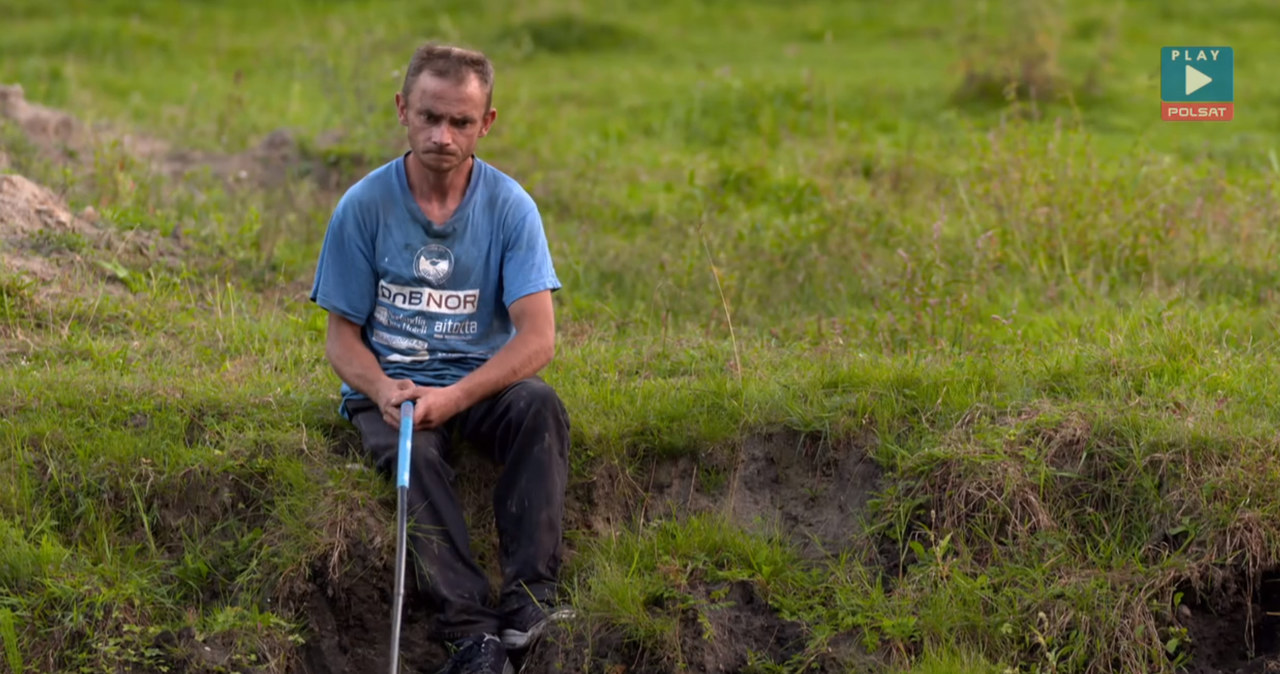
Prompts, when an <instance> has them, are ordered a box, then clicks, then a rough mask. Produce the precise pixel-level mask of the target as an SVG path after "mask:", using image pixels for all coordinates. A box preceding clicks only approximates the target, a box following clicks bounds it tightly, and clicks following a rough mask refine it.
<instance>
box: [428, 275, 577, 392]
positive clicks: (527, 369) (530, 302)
mask: <svg viewBox="0 0 1280 674" xmlns="http://www.w3.org/2000/svg"><path fill="white" fill-rule="evenodd" d="M508 311H509V312H510V314H511V323H512V325H514V326H515V329H516V334H515V336H514V337H512V338H511V341H509V342H507V343H506V345H505V346H503V347H502V348H501V349H498V352H497V353H495V354H493V357H492V358H490V359H489V360H488V361H486V362H485V363H484V364H483V365H481V366H480V367H478V368H476V369H475V370H473V371H472V372H471V373H469V374H467V376H465V377H463V378H462V379H459V380H458V381H457V382H455V383H454V384H453V386H452V388H454V389H455V390H456V392H457V394H458V397H459V402H460V404H461V409H466V408H468V407H471V406H472V405H474V404H476V403H478V402H480V401H481V400H484V399H485V398H488V397H489V396H491V395H494V394H495V393H498V392H500V391H502V390H503V389H505V388H506V387H508V386H510V385H511V384H514V383H516V382H517V381H520V380H521V379H525V378H527V377H532V376H533V375H535V374H537V373H538V371H539V370H541V369H542V368H544V367H546V366H547V364H548V363H550V362H551V359H552V358H554V357H555V353H556V319H555V308H554V306H553V305H552V303H551V291H550V290H543V291H540V292H536V293H532V294H530V295H525V296H524V297H521V298H520V299H518V300H516V301H515V302H512V303H511V307H510V308H509V309H508Z"/></svg>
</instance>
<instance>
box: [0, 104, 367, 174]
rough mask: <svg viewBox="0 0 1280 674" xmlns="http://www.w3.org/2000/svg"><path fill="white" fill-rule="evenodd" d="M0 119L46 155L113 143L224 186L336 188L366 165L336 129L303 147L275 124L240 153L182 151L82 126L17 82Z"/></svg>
mask: <svg viewBox="0 0 1280 674" xmlns="http://www.w3.org/2000/svg"><path fill="white" fill-rule="evenodd" d="M0 118H4V119H7V120H9V121H10V122H12V123H13V124H15V125H16V126H17V127H18V128H19V129H20V130H21V131H22V132H23V134H24V135H25V136H26V137H27V139H28V140H29V141H31V143H32V144H34V145H35V146H36V147H37V148H39V149H40V150H41V151H42V153H43V154H44V155H45V156H46V157H47V158H49V159H51V160H54V161H57V162H73V161H76V160H77V158H78V157H85V156H92V155H93V153H94V152H95V151H96V150H98V149H99V148H102V147H106V146H108V145H110V144H112V143H119V146H120V148H121V149H122V150H123V151H124V152H125V153H126V154H127V155H129V156H131V157H133V158H135V159H137V160H139V161H141V162H143V163H145V164H147V165H149V166H150V167H151V169H152V170H153V171H155V172H157V173H159V174H161V175H164V176H166V177H168V178H171V179H177V180H181V179H182V178H184V177H187V176H189V175H192V174H200V173H204V172H206V171H207V172H208V173H209V174H210V175H212V176H214V177H216V178H219V179H221V180H222V181H223V182H224V183H226V184H228V185H232V186H234V185H250V186H257V187H263V188H273V187H278V186H280V185H282V184H284V183H285V182H286V180H287V179H288V178H290V177H299V176H301V177H305V178H307V179H309V180H312V181H314V182H316V183H317V184H318V185H319V186H320V187H321V188H322V189H337V188H338V187H340V186H342V185H343V183H344V181H345V180H346V178H347V176H350V175H353V174H354V173H357V172H359V171H361V170H364V169H366V168H368V166H369V163H368V161H367V160H366V159H365V158H363V157H361V156H359V155H356V154H353V153H350V152H345V151H342V150H341V149H340V148H339V144H340V143H341V140H342V134H340V133H337V132H331V133H327V134H323V135H322V136H321V137H320V138H318V139H317V140H316V142H315V144H314V145H315V147H314V148H305V147H304V146H303V145H302V144H301V143H299V142H298V140H297V139H296V137H295V136H294V134H293V133H292V132H290V131H289V130H287V129H277V130H276V131H273V132H271V133H269V134H267V136H266V137H265V138H263V139H262V140H261V141H260V142H259V143H258V144H257V145H256V146H254V147H252V148H249V149H248V150H246V151H244V152H238V153H221V152H210V151H197V150H187V149H181V148H177V147H174V146H173V145H172V144H171V143H169V142H167V141H165V140H163V139H160V138H157V137H154V136H149V135H146V134H140V133H136V132H133V131H130V130H124V129H120V128H116V127H114V126H112V125H105V124H103V125H96V126H92V127H91V126H88V125H86V124H84V123H83V122H81V121H80V120H78V119H76V118H75V117H73V116H71V115H69V114H67V113H66V112H63V111H61V110H56V109H54V108H50V107H47V106H44V105H40V104H38V103H32V102H30V101H28V100H27V99H26V96H25V94H24V92H23V89H22V86H21V85H18V84H12V85H0Z"/></svg>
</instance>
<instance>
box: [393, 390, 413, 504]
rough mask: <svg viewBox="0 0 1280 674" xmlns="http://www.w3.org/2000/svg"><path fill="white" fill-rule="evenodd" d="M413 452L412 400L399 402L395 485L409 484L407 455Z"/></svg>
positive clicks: (403, 485) (406, 485) (398, 486)
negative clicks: (398, 448)
mask: <svg viewBox="0 0 1280 674" xmlns="http://www.w3.org/2000/svg"><path fill="white" fill-rule="evenodd" d="M412 453H413V401H412V400H406V401H404V402H402V403H400V456H399V463H398V466H397V469H396V487H397V488H400V487H408V486H409V457H410V455H411V454H412Z"/></svg>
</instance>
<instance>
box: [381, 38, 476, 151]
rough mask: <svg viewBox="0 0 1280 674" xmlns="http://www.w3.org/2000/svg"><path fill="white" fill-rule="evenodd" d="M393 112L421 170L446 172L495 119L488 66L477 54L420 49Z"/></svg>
mask: <svg viewBox="0 0 1280 674" xmlns="http://www.w3.org/2000/svg"><path fill="white" fill-rule="evenodd" d="M396 110H397V112H398V114H399V116H400V123H401V124H402V125H404V126H405V127H406V128H407V129H408V130H409V131H408V136H409V146H410V148H411V149H412V150H413V155H414V156H415V157H417V159H418V161H420V162H421V163H422V165H423V167H425V168H426V169H427V170H429V171H433V172H448V171H451V170H453V169H454V168H457V166H458V165H460V164H462V163H463V162H464V161H466V160H467V158H469V157H470V156H471V154H472V152H474V151H475V147H476V142H477V141H479V140H480V138H482V137H484V136H485V135H486V134H488V133H489V128H490V127H491V126H492V125H493V120H494V119H495V118H496V117H497V111H496V110H494V109H493V64H491V63H490V62H489V59H488V58H486V57H485V55H484V54H482V53H480V52H477V51H471V50H468V49H462V48H459V47H452V46H448V45H439V44H434V43H433V44H427V45H423V46H422V47H419V48H418V50H417V51H415V52H414V54H413V58H411V59H410V60H409V66H408V68H407V69H406V70H405V75H404V84H403V86H402V88H401V90H400V91H399V92H398V93H396Z"/></svg>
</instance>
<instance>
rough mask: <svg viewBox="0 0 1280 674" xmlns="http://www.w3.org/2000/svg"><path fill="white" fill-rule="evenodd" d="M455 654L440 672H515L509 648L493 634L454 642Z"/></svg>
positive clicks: (487, 673) (488, 673)
mask: <svg viewBox="0 0 1280 674" xmlns="http://www.w3.org/2000/svg"><path fill="white" fill-rule="evenodd" d="M453 648H454V651H453V656H452V657H450V658H449V662H448V663H446V664H445V666H444V669H442V670H440V674H514V672H515V668H514V667H512V666H511V661H510V660H508V659H507V649H505V648H503V646H502V641H501V640H500V639H498V637H495V636H493V635H492V634H481V635H477V636H474V637H467V638H466V639H460V640H458V641H455V642H453Z"/></svg>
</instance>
